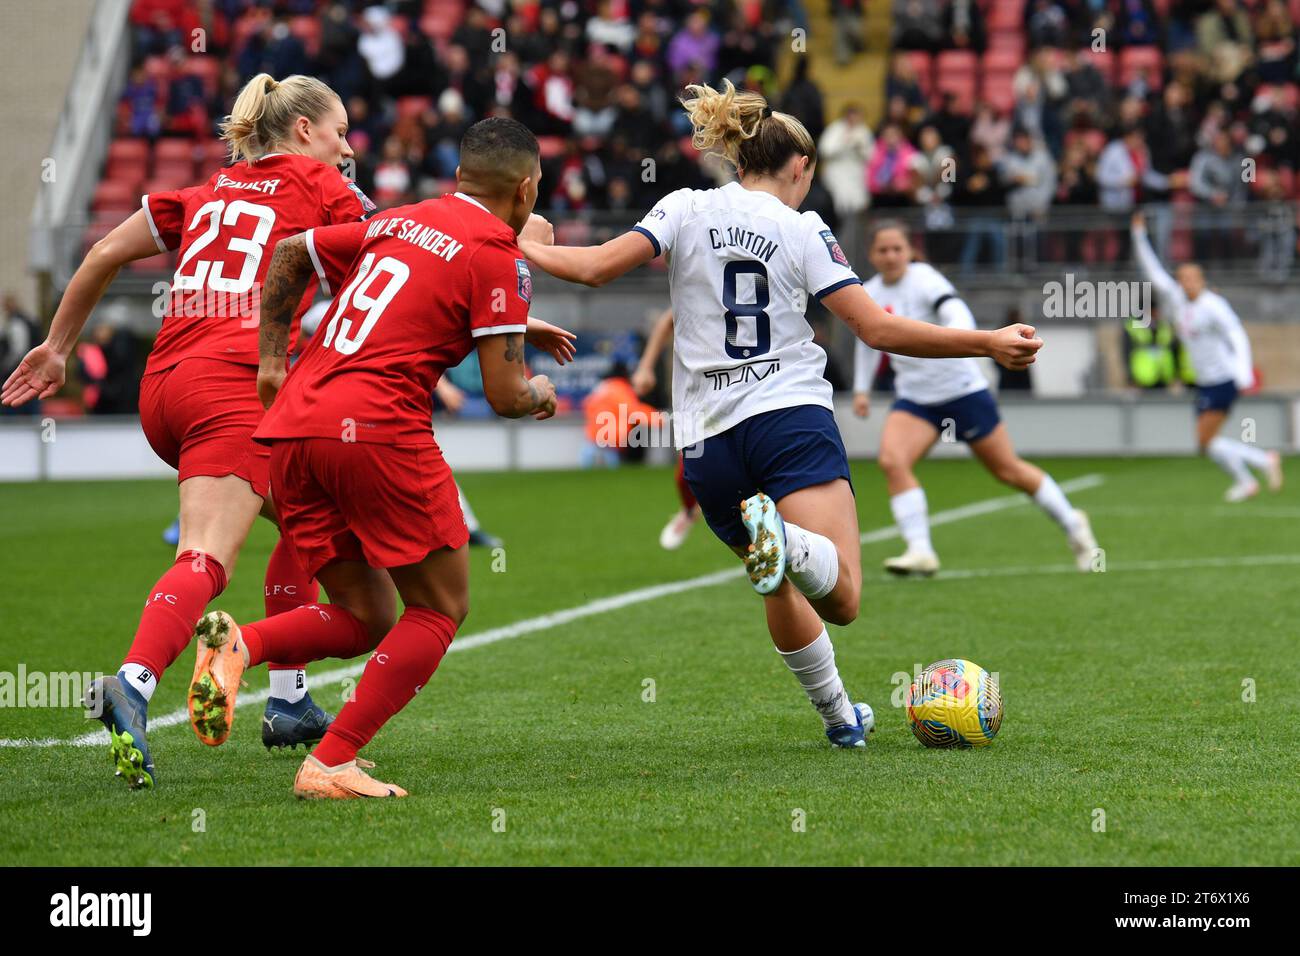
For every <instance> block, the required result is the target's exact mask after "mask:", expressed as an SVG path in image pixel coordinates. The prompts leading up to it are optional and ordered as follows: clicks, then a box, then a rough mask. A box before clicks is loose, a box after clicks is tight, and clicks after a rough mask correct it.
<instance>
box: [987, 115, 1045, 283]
mask: <svg viewBox="0 0 1300 956" xmlns="http://www.w3.org/2000/svg"><path fill="white" fill-rule="evenodd" d="M999 170H1000V172H1001V174H1002V182H1003V184H1004V185H1005V186H1006V187H1007V211H1008V212H1010V213H1011V219H1012V221H1013V222H1014V223H1016V224H1017V225H1018V226H1019V234H1020V235H1021V236H1023V242H1024V245H1023V249H1022V255H1023V256H1025V257H1030V256H1032V257H1033V258H1035V259H1036V258H1037V257H1038V238H1037V236H1038V227H1039V226H1041V225H1042V224H1043V223H1044V222H1045V221H1046V219H1047V210H1048V209H1049V208H1050V207H1051V205H1052V197H1053V196H1055V195H1056V162H1055V161H1054V160H1053V159H1052V154H1051V153H1049V152H1048V151H1047V147H1046V146H1044V145H1043V143H1042V140H1039V139H1035V138H1034V136H1033V134H1032V133H1030V132H1029V130H1027V129H1024V128H1020V129H1017V130H1016V131H1015V133H1014V134H1013V135H1012V137H1011V148H1010V149H1009V150H1007V152H1006V153H1005V154H1004V155H1003V157H1002V162H1001V163H1000V164H999Z"/></svg>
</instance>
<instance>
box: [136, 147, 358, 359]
mask: <svg viewBox="0 0 1300 956" xmlns="http://www.w3.org/2000/svg"><path fill="white" fill-rule="evenodd" d="M141 205H142V206H143V208H144V212H145V216H146V218H147V219H148V221H149V230H150V231H151V232H152V233H153V237H154V241H155V242H157V243H158V249H159V250H160V251H163V252H166V251H168V250H170V249H179V250H180V256H179V259H178V263H177V267H176V275H175V276H174V277H173V279H172V287H171V293H170V295H169V297H168V302H167V309H166V312H165V313H164V316H163V324H162V328H161V329H160V330H159V331H158V338H157V340H156V341H155V342H154V347H153V351H152V352H150V354H149V361H148V364H147V366H146V367H145V372H146V374H147V373H149V372H160V371H163V370H164V369H168V368H171V367H172V366H174V365H176V364H177V363H179V362H181V361H183V360H184V359H187V358H209V359H222V360H224V361H228V362H235V363H237V364H240V365H256V364H257V335H258V333H257V323H258V305H259V302H260V295H261V288H262V282H263V280H264V279H265V278H266V269H267V266H269V265H270V262H271V250H273V249H274V248H275V244H276V243H277V242H279V241H280V240H281V239H283V238H285V237H286V236H293V235H297V234H298V233H300V232H303V231H304V230H307V229H311V228H312V227H313V226H323V225H331V224H333V223H345V222H357V221H358V220H360V219H362V218H363V217H365V216H366V215H368V214H370V213H371V212H373V211H374V208H375V207H374V204H373V203H371V202H370V200H369V199H367V198H366V197H365V195H364V194H363V193H362V192H361V190H359V189H357V187H356V186H355V185H354V184H353V183H351V182H350V181H348V180H347V179H346V178H344V176H343V174H342V173H340V172H339V171H338V170H337V169H336V168H334V167H333V166H328V165H326V164H325V163H322V162H320V161H319V160H315V159H312V158H311V157H309V156H303V155H300V154H297V153H276V154H272V155H269V156H263V157H262V158H261V159H258V160H256V161H255V162H251V163H248V162H241V163H236V164H235V165H233V166H230V167H228V168H225V169H222V170H219V171H218V172H216V173H214V174H213V175H212V178H211V179H209V180H208V181H207V182H206V183H202V184H200V185H198V186H191V187H189V188H187V189H175V190H170V191H168V192H160V193H151V194H149V195H147V196H145V197H144V198H143V199H142V200H141ZM313 292H314V289H308V290H307V294H306V295H305V296H304V297H303V301H302V303H301V304H300V305H299V308H298V312H297V314H296V315H295V316H294V327H293V330H292V336H291V338H292V337H293V336H296V335H297V331H298V318H299V317H300V316H301V314H302V313H303V312H304V311H306V309H307V307H308V306H309V305H310V304H311V299H312V295H313Z"/></svg>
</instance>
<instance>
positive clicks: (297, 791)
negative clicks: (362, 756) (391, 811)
mask: <svg viewBox="0 0 1300 956" xmlns="http://www.w3.org/2000/svg"><path fill="white" fill-rule="evenodd" d="M363 766H365V767H373V766H374V764H372V763H371V762H370V761H368V760H349V761H348V762H347V763H345V764H340V765H339V766H337V767H327V766H325V765H324V764H323V763H321V762H320V761H319V760H317V759H316V758H315V757H310V756H309V757H308V758H307V759H306V760H304V761H303V762H302V766H301V767H299V768H298V776H297V777H295V778H294V781H293V793H294V796H296V797H297V798H298V799H299V800H354V799H356V798H357V797H404V796H406V791H405V790H403V789H402V788H401V787H399V786H398V785H397V784H395V783H384V782H382V781H380V780H376V779H375V778H374V777H372V776H370V774H368V773H366V772H365V771H364V770H362V769H361V767H363Z"/></svg>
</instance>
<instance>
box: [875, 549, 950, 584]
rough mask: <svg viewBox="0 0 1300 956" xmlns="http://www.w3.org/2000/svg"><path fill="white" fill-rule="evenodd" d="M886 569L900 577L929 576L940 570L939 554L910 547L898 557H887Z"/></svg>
mask: <svg viewBox="0 0 1300 956" xmlns="http://www.w3.org/2000/svg"><path fill="white" fill-rule="evenodd" d="M885 570H886V571H888V572H889V573H890V574H897V575H899V576H900V577H906V576H908V575H912V574H915V575H918V576H919V577H925V578H928V577H930V576H932V575H933V574H934V573H935V572H936V571H938V570H939V556H938V555H937V554H935V553H934V552H933V551H920V550H918V549H916V548H908V549H907V550H906V551H905V552H903V553H902V554H900V555H899V556H898V557H896V558H886V559H885Z"/></svg>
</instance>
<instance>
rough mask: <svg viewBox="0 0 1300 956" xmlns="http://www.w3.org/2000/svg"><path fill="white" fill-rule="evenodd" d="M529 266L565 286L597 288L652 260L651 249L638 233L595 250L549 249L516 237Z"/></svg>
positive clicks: (627, 234) (587, 247)
mask: <svg viewBox="0 0 1300 956" xmlns="http://www.w3.org/2000/svg"><path fill="white" fill-rule="evenodd" d="M519 248H520V249H521V250H522V251H523V253H524V255H525V256H527V257H528V259H529V261H530V262H533V263H535V264H536V265H537V266H538V267H539V268H540V269H542V270H543V271H545V272H548V273H550V274H551V275H553V276H555V277H556V278H557V279H563V280H564V281H565V282H580V283H581V284H583V285H589V286H600V285H605V284H606V283H607V282H612V281H614V280H615V279H617V278H618V277H619V276H621V275H623V274H624V273H626V272H631V271H632V270H633V269H635V268H636V267H637V266H639V265H644V264H645V263H647V262H649V261H650V260H651V259H653V258H654V257H655V250H654V246H652V245H651V244H650V240H649V239H647V238H646V237H645V236H643V235H642V234H641V233H639V232H625V233H623V235H621V236H617V237H615V238H613V239H611V240H609V242H606V243H602V244H601V245H599V246H549V245H545V244H543V243H540V242H536V241H534V240H532V239H528V238H526V237H525V236H524V235H523V234H522V233H521V234H520V236H519Z"/></svg>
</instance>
